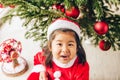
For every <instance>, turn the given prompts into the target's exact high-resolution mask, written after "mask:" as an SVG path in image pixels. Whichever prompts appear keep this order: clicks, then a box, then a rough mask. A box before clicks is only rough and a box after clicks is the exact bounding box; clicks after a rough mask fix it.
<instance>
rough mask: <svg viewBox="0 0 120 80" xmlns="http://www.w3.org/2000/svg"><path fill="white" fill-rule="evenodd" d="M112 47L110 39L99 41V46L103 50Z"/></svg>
mask: <svg viewBox="0 0 120 80" xmlns="http://www.w3.org/2000/svg"><path fill="white" fill-rule="evenodd" d="M110 47H111V44H110V42H109V41H105V40H101V41H100V43H99V48H100V49H101V50H103V51H107V50H109V49H110Z"/></svg>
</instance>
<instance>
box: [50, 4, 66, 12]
mask: <svg viewBox="0 0 120 80" xmlns="http://www.w3.org/2000/svg"><path fill="white" fill-rule="evenodd" d="M52 8H53V9H56V10H60V11H61V12H63V13H64V12H65V8H64V5H62V4H54V5H53V6H52Z"/></svg>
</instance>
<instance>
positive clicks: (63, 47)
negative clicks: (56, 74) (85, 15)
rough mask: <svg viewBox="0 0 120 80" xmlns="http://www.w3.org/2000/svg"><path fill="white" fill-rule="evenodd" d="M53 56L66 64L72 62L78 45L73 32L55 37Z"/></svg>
mask: <svg viewBox="0 0 120 80" xmlns="http://www.w3.org/2000/svg"><path fill="white" fill-rule="evenodd" d="M50 50H51V51H52V55H53V57H54V58H56V59H57V60H58V61H59V62H61V63H63V64H65V63H68V62H69V61H70V60H72V59H73V58H74V57H75V56H76V53H77V43H76V41H75V37H74V33H73V32H61V31H59V33H58V34H57V35H56V36H55V38H54V39H53V41H52V43H51V48H50Z"/></svg>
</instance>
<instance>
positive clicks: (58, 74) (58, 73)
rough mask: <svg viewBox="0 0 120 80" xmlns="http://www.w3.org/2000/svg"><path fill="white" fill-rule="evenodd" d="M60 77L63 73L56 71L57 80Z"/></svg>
mask: <svg viewBox="0 0 120 80" xmlns="http://www.w3.org/2000/svg"><path fill="white" fill-rule="evenodd" d="M60 76H61V72H60V71H55V72H54V77H55V80H59V78H60Z"/></svg>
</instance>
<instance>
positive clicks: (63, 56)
mask: <svg viewBox="0 0 120 80" xmlns="http://www.w3.org/2000/svg"><path fill="white" fill-rule="evenodd" d="M60 57H61V58H64V59H67V58H68V56H66V55H61V56H60Z"/></svg>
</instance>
